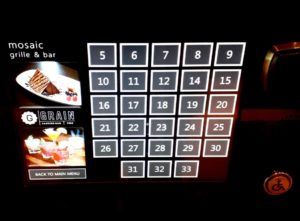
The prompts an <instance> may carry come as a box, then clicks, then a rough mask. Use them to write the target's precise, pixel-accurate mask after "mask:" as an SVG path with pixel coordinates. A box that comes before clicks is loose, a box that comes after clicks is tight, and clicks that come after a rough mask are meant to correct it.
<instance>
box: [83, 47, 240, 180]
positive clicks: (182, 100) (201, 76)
mask: <svg viewBox="0 0 300 221" xmlns="http://www.w3.org/2000/svg"><path fill="white" fill-rule="evenodd" d="M87 48H88V64H89V67H90V70H89V82H90V93H91V95H90V99H91V114H92V136H93V156H94V158H119V159H120V174H121V175H120V177H121V178H171V177H173V178H197V177H199V176H200V175H201V174H200V175H199V170H200V169H199V168H200V167H201V163H200V161H201V160H200V159H201V158H208V157H227V156H228V151H229V147H230V141H231V134H232V127H233V124H234V116H235V112H236V103H237V98H238V91H239V83H240V77H241V66H242V64H243V57H244V51H245V43H243V42H234V43H233V42H222V43H203V42H196V43H195V42H193V43H152V44H150V43H88V46H87ZM213 55H214V56H213Z"/></svg>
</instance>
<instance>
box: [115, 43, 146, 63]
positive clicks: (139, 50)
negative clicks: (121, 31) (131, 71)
mask: <svg viewBox="0 0 300 221" xmlns="http://www.w3.org/2000/svg"><path fill="white" fill-rule="evenodd" d="M120 56H121V58H120V63H121V64H120V65H121V67H147V66H148V44H147V43H130V44H129V43H123V44H120Z"/></svg>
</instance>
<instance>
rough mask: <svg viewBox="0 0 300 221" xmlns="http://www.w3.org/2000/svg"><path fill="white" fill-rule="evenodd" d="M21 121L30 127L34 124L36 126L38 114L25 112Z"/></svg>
mask: <svg viewBox="0 0 300 221" xmlns="http://www.w3.org/2000/svg"><path fill="white" fill-rule="evenodd" d="M21 119H22V121H23V122H24V123H25V124H28V125H32V124H35V123H36V122H37V116H36V114H35V113H33V112H31V111H26V112H24V113H23V114H22V117H21Z"/></svg>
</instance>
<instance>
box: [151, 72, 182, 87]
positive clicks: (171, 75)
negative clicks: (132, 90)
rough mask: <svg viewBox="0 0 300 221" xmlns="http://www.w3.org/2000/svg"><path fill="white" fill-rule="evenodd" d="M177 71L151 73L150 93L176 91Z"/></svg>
mask: <svg viewBox="0 0 300 221" xmlns="http://www.w3.org/2000/svg"><path fill="white" fill-rule="evenodd" d="M177 82H178V70H168V71H159V70H157V71H152V72H151V91H153V92H165V91H177Z"/></svg>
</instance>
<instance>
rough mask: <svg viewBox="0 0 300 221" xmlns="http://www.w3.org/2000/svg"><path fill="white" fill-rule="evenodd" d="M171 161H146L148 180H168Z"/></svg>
mask: <svg viewBox="0 0 300 221" xmlns="http://www.w3.org/2000/svg"><path fill="white" fill-rule="evenodd" d="M171 169H172V161H170V160H166V161H158V160H157V161H154V160H149V161H148V174H147V177H149V178H168V177H171Z"/></svg>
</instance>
